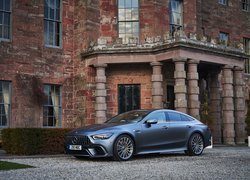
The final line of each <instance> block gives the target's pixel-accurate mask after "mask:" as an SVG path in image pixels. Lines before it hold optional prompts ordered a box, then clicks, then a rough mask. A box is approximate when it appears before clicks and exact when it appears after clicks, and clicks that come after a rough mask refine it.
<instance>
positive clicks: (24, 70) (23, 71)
mask: <svg viewBox="0 0 250 180" xmlns="http://www.w3.org/2000/svg"><path fill="white" fill-rule="evenodd" d="M249 3H250V2H249V0H242V1H238V0H211V1H204V0H99V1H98V0H35V1H26V0H25V1H24V0H0V128H6V127H10V128H14V127H44V128H47V127H79V126H84V125H88V124H93V123H100V122H103V121H105V120H106V119H107V118H109V117H111V116H113V115H115V114H117V113H119V112H123V111H127V110H130V109H138V108H142V109H148V108H170V109H176V110H179V111H182V112H186V113H188V114H190V115H192V116H194V117H196V118H198V119H200V120H201V121H203V122H205V123H206V124H208V125H209V126H210V128H211V130H212V133H213V138H214V141H215V143H224V144H235V143H237V144H242V143H244V141H245V137H246V134H245V122H244V121H245V110H246V105H245V101H246V100H247V99H248V96H247V95H248V94H249V93H248V84H249V83H248V73H250V67H249V66H250V63H249V54H250V4H249Z"/></svg>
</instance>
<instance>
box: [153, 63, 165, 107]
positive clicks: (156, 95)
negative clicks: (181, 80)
mask: <svg viewBox="0 0 250 180" xmlns="http://www.w3.org/2000/svg"><path fill="white" fill-rule="evenodd" d="M151 66H152V68H153V74H152V108H154V109H159V108H163V103H162V99H163V88H162V73H161V67H162V63H160V62H152V63H151Z"/></svg>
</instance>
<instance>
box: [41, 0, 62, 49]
mask: <svg viewBox="0 0 250 180" xmlns="http://www.w3.org/2000/svg"><path fill="white" fill-rule="evenodd" d="M60 6H61V2H60V0H44V43H45V46H50V47H59V46H60V45H61V31H62V30H61V29H62V28H61V8H60Z"/></svg>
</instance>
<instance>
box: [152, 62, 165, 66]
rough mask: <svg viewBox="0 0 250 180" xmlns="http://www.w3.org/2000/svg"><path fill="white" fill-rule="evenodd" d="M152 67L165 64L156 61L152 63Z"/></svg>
mask: <svg viewBox="0 0 250 180" xmlns="http://www.w3.org/2000/svg"><path fill="white" fill-rule="evenodd" d="M150 65H151V66H162V65H163V64H162V63H161V62H158V61H154V62H151V63H150Z"/></svg>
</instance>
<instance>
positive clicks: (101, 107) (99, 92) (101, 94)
mask: <svg viewBox="0 0 250 180" xmlns="http://www.w3.org/2000/svg"><path fill="white" fill-rule="evenodd" d="M94 67H95V68H96V77H95V82H96V90H95V123H97V124H98V123H99V124H100V123H103V122H104V121H106V119H107V117H106V111H107V104H106V96H107V90H106V75H105V68H106V67H107V64H96V65H94Z"/></svg>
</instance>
